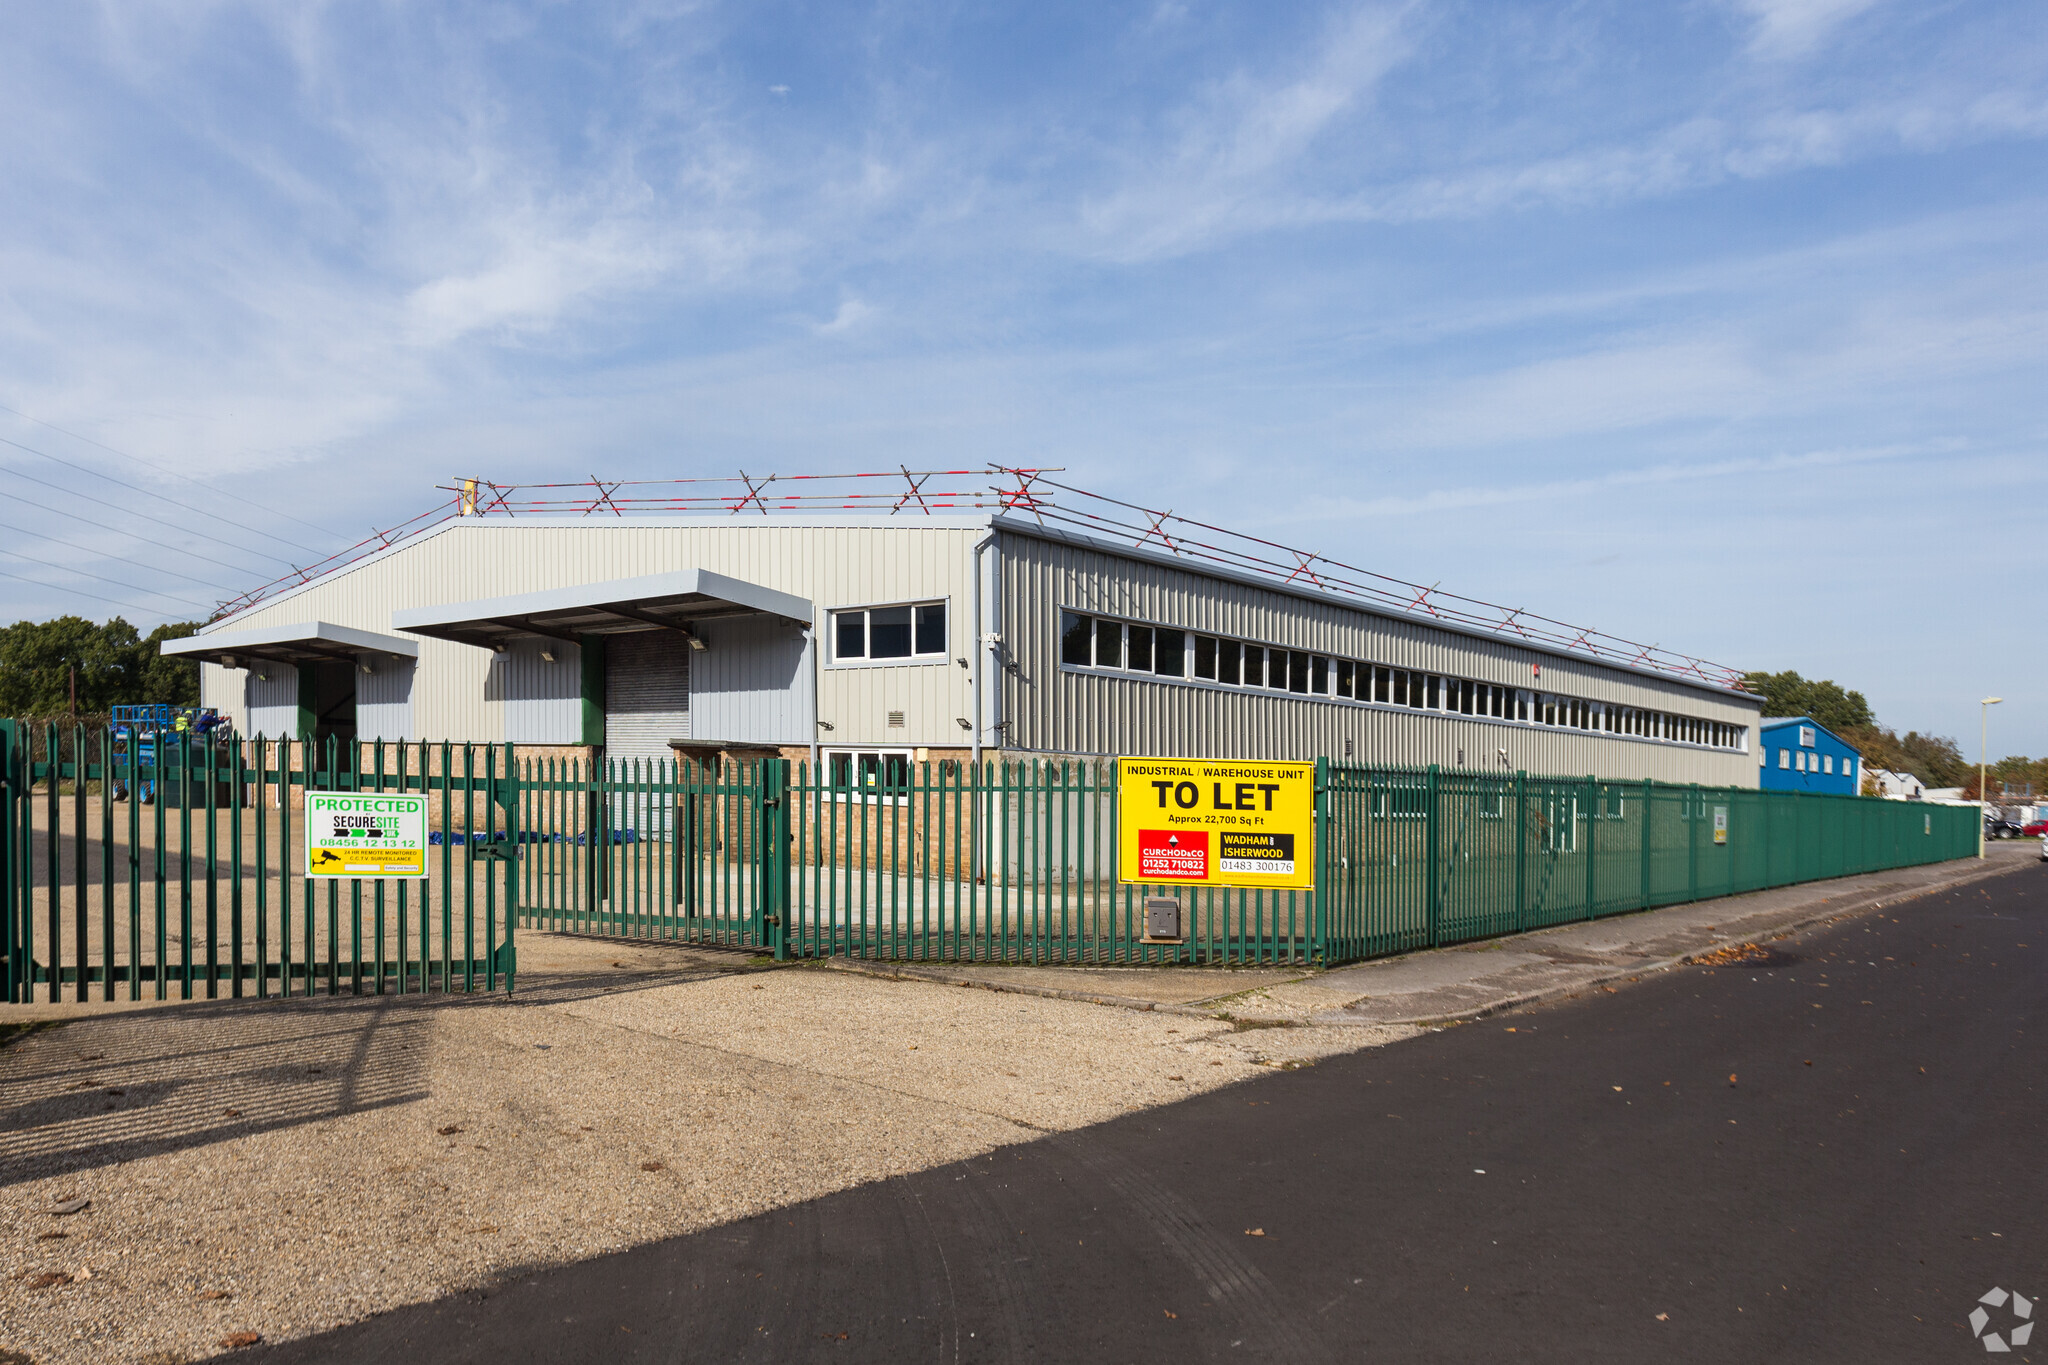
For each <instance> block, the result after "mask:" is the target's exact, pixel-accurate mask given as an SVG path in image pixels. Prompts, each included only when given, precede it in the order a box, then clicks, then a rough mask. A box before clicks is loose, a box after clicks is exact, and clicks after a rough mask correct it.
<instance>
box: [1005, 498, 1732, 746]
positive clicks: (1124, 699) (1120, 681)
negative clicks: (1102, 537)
mask: <svg viewBox="0 0 2048 1365" xmlns="http://www.w3.org/2000/svg"><path fill="white" fill-rule="evenodd" d="M1000 544H1001V547H1002V581H1001V587H1000V589H999V591H1000V593H1001V599H1002V626H1001V629H1002V634H1003V638H1004V641H1005V643H1006V644H1007V645H1008V647H1009V649H1010V651H1011V655H1012V658H1013V659H1014V661H1015V664H1016V667H1015V669H1014V671H1012V672H1010V673H1008V674H1007V675H1006V676H1005V677H1004V682H1003V699H1004V716H1005V718H1006V719H1007V720H1008V721H1009V722H1010V725H1009V730H1008V732H1007V738H1006V743H1007V744H1008V745H1009V746H1012V747H1016V748H1022V749H1031V750H1040V751H1048V752H1063V753H1099V754H1116V753H1127V754H1128V753H1156V754H1162V755H1198V754H1206V755H1215V756H1237V755H1243V756H1246V757H1267V758H1291V759H1309V758H1315V757H1319V756H1330V757H1335V758H1343V757H1345V756H1347V752H1348V755H1349V756H1350V757H1352V758H1353V759H1355V760H1357V761H1360V762H1370V763H1379V764H1398V765H1416V766H1422V765H1426V764H1430V763H1438V764H1444V765H1454V764H1456V763H1457V761H1458V751H1459V750H1460V749H1463V750H1464V751H1465V766H1467V767H1474V768H1486V767H1492V768H1498V767H1500V766H1502V764H1501V760H1500V758H1499V754H1498V750H1500V749H1502V748H1506V749H1507V750H1508V761H1507V764H1506V766H1507V767H1509V768H1516V769H1521V770H1523V771H1527V772H1536V773H1560V774H1569V775H1577V774H1581V773H1597V774H1599V775H1600V776H1603V777H1617V778H1630V779H1641V778H1654V779H1657V780H1659V781H1665V782H1701V783H1713V784H1717V785H1731V786H1754V785H1755V784H1756V759H1755V756H1754V754H1753V753H1729V752H1726V751H1719V750H1711V749H1705V748H1701V747H1696V746H1690V745H1681V744H1671V743H1663V742H1657V741H1650V740H1641V739H1635V738H1633V737H1619V736H1608V735H1605V734H1594V733H1589V732H1582V731H1571V730H1559V729H1544V728H1541V727H1535V726H1528V725H1517V724H1503V723H1499V722H1489V721H1483V720H1480V719H1477V718H1475V717H1466V716H1446V715H1442V714H1438V713H1427V712H1414V711H1402V710H1395V709H1386V708H1377V707H1362V706H1355V705H1346V704H1344V703H1342V702H1338V701H1334V700H1311V699H1307V698H1299V697H1292V696H1288V695H1284V694H1279V693H1262V692H1249V691H1241V690H1235V689H1224V688H1212V687H1197V686H1190V685H1187V684H1182V683H1172V682H1153V681H1147V680H1144V679H1140V678H1136V677H1118V676H1102V675H1096V674H1088V673H1075V672H1070V671H1065V670H1062V669H1061V667H1060V664H1059V639H1058V636H1059V613H1060V611H1061V609H1062V608H1066V609H1069V610H1078V611H1090V612H1097V613H1100V614H1102V615H1106V616H1117V617H1122V618H1125V619H1128V620H1135V621H1146V622H1156V623H1158V624H1161V625H1167V626H1172V627H1177V628H1183V629H1188V630H1195V631H1201V632H1204V633H1211V634H1216V635H1224V636H1231V637H1234V638H1237V639H1242V640H1248V641H1254V642H1262V643H1268V644H1276V645H1284V646H1287V647H1288V648H1291V649H1300V650H1309V651H1315V652H1318V653H1327V654H1331V655H1335V656H1340V657H1345V658H1352V659H1361V660H1368V661H1371V662H1375V663H1384V664H1390V665H1392V666H1395V667H1401V668H1418V669H1425V670H1429V671H1434V672H1441V673H1444V674H1447V675H1449V676H1453V677H1461V678H1472V679H1476V680H1481V681H1486V682H1492V683H1499V684H1501V685H1503V686H1508V687H1524V688H1528V687H1533V688H1537V689H1540V690H1543V691H1554V692H1559V693H1564V694H1566V695H1570V696H1577V697H1581V698H1584V699H1586V700H1589V701H1602V702H1613V703H1616V704H1618V705H1625V706H1637V707H1643V708H1648V709H1656V710H1666V711H1673V712H1677V713H1680V714H1684V715H1690V716H1697V717H1700V718H1703V719H1708V720H1718V721H1722V722H1724V723H1727V724H1731V725H1735V726H1738V727H1753V726H1754V724H1755V720H1756V716H1757V707H1756V705H1755V704H1754V703H1753V702H1750V701H1747V700H1745V699H1742V698H1737V697H1730V696H1725V695H1720V694H1717V693H1714V692H1711V691H1705V690H1701V689H1697V688H1692V687H1688V686H1686V685H1685V684H1684V683H1682V682H1680V681H1678V680H1676V679H1662V678H1655V677H1647V676H1641V675H1636V674H1631V673H1627V672H1623V671H1620V670H1615V669H1607V668H1603V667H1601V666H1600V665H1599V664H1598V663H1595V662H1593V661H1590V660H1580V659H1570V658H1561V657H1558V656H1555V655H1551V654H1546V653H1542V652H1539V651H1536V650H1531V649H1527V648H1524V647H1521V646H1517V645H1515V644H1514V643H1512V642H1510V641H1505V640H1501V641H1495V640H1488V639H1474V638H1470V637H1466V636H1463V635H1458V634H1454V633H1451V632H1448V631H1440V630H1434V629H1432V628H1430V627H1429V626H1427V625H1425V624H1422V623H1419V622H1410V621H1404V620H1398V619H1390V618H1387V617H1382V616H1377V615H1374V614H1372V613H1370V612H1365V611H1361V610H1357V609H1353V608H1350V607H1346V606H1343V605H1341V604H1338V603H1332V602H1323V601H1316V600H1311V599H1307V598H1302V597H1297V596H1294V595H1292V594H1289V593H1282V592H1277V591H1273V590H1271V589H1266V588H1260V587H1255V586H1252V585H1249V584H1240V583H1235V582H1231V581H1228V580H1223V579H1217V578H1212V577H1209V576H1208V575H1206V574H1201V573H1198V572H1194V571H1191V570H1183V569H1178V568H1175V567H1173V566H1171V565H1163V564H1153V563H1150V562H1147V561H1144V560H1136V559H1127V558H1124V557H1122V556H1118V555H1115V554H1111V553H1107V552H1104V551H1101V550H1097V549H1093V548H1091V547H1087V546H1077V545H1071V544H1065V543H1061V542H1057V541H1052V540H1042V539H1039V538H1037V537H1035V536H1028V535H1019V534H1017V533H1015V532H1009V531H1006V532H1004V533H1003V534H1002V536H1001V540H1000ZM1537 663H1540V664H1541V665H1542V676H1541V678H1540V679H1537V678H1534V677H1533V676H1532V672H1531V665H1532V664H1537ZM1347 745H1348V750H1347Z"/></svg>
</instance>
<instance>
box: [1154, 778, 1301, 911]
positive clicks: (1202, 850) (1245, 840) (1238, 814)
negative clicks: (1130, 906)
mask: <svg viewBox="0 0 2048 1365" xmlns="http://www.w3.org/2000/svg"><path fill="white" fill-rule="evenodd" d="M1117 822H1118V830H1117V836H1118V837H1117V846H1118V858H1117V877H1118V880H1120V881H1126V882H1149V883H1152V884H1154V885H1157V884H1159V883H1162V882H1163V883H1175V882H1179V883H1185V884H1187V885H1190V886H1263V887H1270V888H1274V889H1292V888H1307V887H1311V886H1314V885H1315V866H1316V765H1315V764H1313V763H1236V762H1222V761H1211V760H1208V759H1179V758H1123V759H1118V760H1117Z"/></svg>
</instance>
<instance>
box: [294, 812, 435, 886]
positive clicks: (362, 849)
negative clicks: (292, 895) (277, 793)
mask: <svg viewBox="0 0 2048 1365" xmlns="http://www.w3.org/2000/svg"><path fill="white" fill-rule="evenodd" d="M306 875H307V876H308V877H424V876H426V875H427V798H426V797H424V796H401V795H395V794H391V793H385V792H307V793H306Z"/></svg>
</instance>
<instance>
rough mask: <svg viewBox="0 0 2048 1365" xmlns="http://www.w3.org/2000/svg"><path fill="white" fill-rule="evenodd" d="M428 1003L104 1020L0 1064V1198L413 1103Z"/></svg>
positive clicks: (160, 1013) (49, 1033)
mask: <svg viewBox="0 0 2048 1365" xmlns="http://www.w3.org/2000/svg"><path fill="white" fill-rule="evenodd" d="M446 1007H447V1004H446V1002H444V1001H443V1000H442V999H440V998H435V997H413V998H409V999H400V998H392V997H387V998H385V999H382V1000H379V999H375V998H372V999H366V1000H356V999H334V1000H310V1001H291V1002H283V1001H246V1002H232V1003H222V1004H217V1005H216V1004H207V1005H192V1006H187V1007H182V1008H179V1009H175V1010H156V1011H148V1012H141V1013H129V1014H110V1015H102V1016H97V1017H89V1018H84V1019H77V1020H73V1021H71V1022H69V1023H67V1024H65V1025H63V1026H62V1027H58V1028H51V1029H45V1030H43V1031H41V1032H39V1033H38V1034H37V1035H36V1036H34V1037H32V1038H29V1039H25V1040H23V1041H22V1042H21V1043H19V1044H17V1045H15V1046H12V1047H9V1048H7V1049H6V1050H5V1051H4V1052H0V1093H4V1094H5V1095H6V1100H5V1103H4V1104H0V1184H15V1183H19V1182H21V1181H24V1180H35V1179H40V1178H42V1177H44V1176H49V1175H55V1174H60V1173H64V1172H70V1171H79V1170H89V1169H92V1168H94V1167H98V1166H105V1165H110V1164H113V1163H115V1162H120V1161H128V1160H133V1159H135V1158H137V1157H145V1156H152V1155H155V1154H158V1153H162V1152H169V1151H176V1150H180V1149H183V1148H191V1147H202V1146H206V1145H207V1144H210V1143H214V1142H220V1141H223V1140H226V1139H228V1138H234V1137H241V1136H244V1135H246V1134H249V1133H255V1132H263V1131H266V1130H269V1129H276V1128H288V1127H292V1126H295V1125H298V1124H304V1123H317V1122H320V1121H322V1120H325V1119H330V1118H334V1117H336V1116H338V1115H341V1114H348V1113H355V1112H358V1111H361V1110H365V1109H377V1108H382V1107H384V1106H386V1105H392V1104H403V1103H405V1102H407V1101H409V1100H414V1099H418V1098H420V1097H421V1096H423V1095H424V1094H425V1087H424V1085H423V1080H422V1078H423V1076H424V1066H423V1064H422V1063H423V1060H424V1057H425V1046H426V1034H427V1024H428V1018H427V1011H428V1010H431V1009H437V1008H446Z"/></svg>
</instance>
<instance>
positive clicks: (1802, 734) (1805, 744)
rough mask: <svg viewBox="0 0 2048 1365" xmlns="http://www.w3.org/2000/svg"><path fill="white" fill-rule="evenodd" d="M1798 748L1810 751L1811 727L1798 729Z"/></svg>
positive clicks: (1811, 744) (1804, 726)
mask: <svg viewBox="0 0 2048 1365" xmlns="http://www.w3.org/2000/svg"><path fill="white" fill-rule="evenodd" d="M1799 747H1800V748H1802V749H1811V748H1812V747H1813V727H1812V726H1811V725H1802V726H1800V727H1799Z"/></svg>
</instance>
